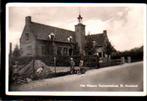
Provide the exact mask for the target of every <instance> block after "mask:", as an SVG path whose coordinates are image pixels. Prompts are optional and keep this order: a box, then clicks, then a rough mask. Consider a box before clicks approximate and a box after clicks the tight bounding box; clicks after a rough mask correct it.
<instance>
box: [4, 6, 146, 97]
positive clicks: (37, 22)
mask: <svg viewBox="0 0 147 101" xmlns="http://www.w3.org/2000/svg"><path fill="white" fill-rule="evenodd" d="M6 94H7V95H45V96H51V95H53V96H145V95H146V5H145V4H131V3H130V4H117V3H116V4H98V3H86V4H84V3H8V4H7V5H6Z"/></svg>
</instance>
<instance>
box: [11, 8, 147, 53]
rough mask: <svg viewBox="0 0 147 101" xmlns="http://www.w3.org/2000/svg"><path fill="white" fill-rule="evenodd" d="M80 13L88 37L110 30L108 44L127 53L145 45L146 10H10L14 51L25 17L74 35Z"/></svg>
mask: <svg viewBox="0 0 147 101" xmlns="http://www.w3.org/2000/svg"><path fill="white" fill-rule="evenodd" d="M79 12H80V13H81V16H82V17H83V20H82V23H83V24H84V25H86V35H87V34H88V33H90V34H97V33H102V32H103V30H107V35H108V38H109V41H110V42H111V44H112V45H113V46H114V48H115V49H116V50H119V51H124V50H129V49H132V48H135V47H140V46H142V45H143V42H144V41H143V39H144V38H143V36H144V34H145V33H146V32H145V22H146V21H145V19H144V17H145V8H144V6H142V5H140V6H126V5H125V6H123V5H120V6H99V5H97V6H93V5H88V6H74V5H71V6H69V5H68V6H49V5H48V6H42V7H39V6H35V7H32V6H29V7H28V6H27V7H26V6H24V7H23V6H9V8H8V14H9V15H8V30H9V31H8V37H9V42H12V43H13V48H14V47H15V45H16V44H19V38H20V36H21V34H22V31H23V28H24V25H25V17H26V16H31V17H32V21H33V22H38V23H42V24H46V25H51V26H55V27H60V28H64V29H68V30H72V31H74V30H75V28H74V26H75V25H76V24H77V23H78V20H77V17H78V14H79Z"/></svg>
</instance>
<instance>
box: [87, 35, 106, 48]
mask: <svg viewBox="0 0 147 101" xmlns="http://www.w3.org/2000/svg"><path fill="white" fill-rule="evenodd" d="M89 38H90V39H91V40H92V41H96V44H97V46H103V44H104V41H105V36H104V34H103V33H99V34H93V35H87V36H86V39H87V40H88V39H89Z"/></svg>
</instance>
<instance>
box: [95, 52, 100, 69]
mask: <svg viewBox="0 0 147 101" xmlns="http://www.w3.org/2000/svg"><path fill="white" fill-rule="evenodd" d="M96 57H97V59H96V60H97V62H96V64H97V68H99V67H100V64H99V53H98V52H97V53H96Z"/></svg>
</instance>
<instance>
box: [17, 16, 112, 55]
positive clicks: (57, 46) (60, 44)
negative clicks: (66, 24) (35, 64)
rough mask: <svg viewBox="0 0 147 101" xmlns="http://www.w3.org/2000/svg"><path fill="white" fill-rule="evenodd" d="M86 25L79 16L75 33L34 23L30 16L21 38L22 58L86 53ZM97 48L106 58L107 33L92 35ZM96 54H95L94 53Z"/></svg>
mask: <svg viewBox="0 0 147 101" xmlns="http://www.w3.org/2000/svg"><path fill="white" fill-rule="evenodd" d="M87 37H89V36H88V35H87V36H86V35H85V25H84V24H82V17H81V15H80V14H79V16H78V24H77V25H75V31H70V30H66V29H62V28H58V27H53V26H50V25H44V24H40V23H36V22H33V21H32V20H31V17H30V16H27V17H26V18H25V26H24V29H23V32H22V35H21V37H20V50H21V57H26V56H31V57H36V56H49V55H58V56H69V55H74V54H75V53H74V50H78V52H79V54H84V53H85V44H86V40H87V39H88V38H87ZM90 37H91V39H92V40H93V43H94V44H95V47H96V52H97V53H98V54H99V55H100V56H101V57H102V56H105V50H104V46H105V44H107V42H108V41H109V40H108V37H107V31H106V30H105V31H104V32H103V33H99V34H94V35H90ZM94 54H95V53H94Z"/></svg>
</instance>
